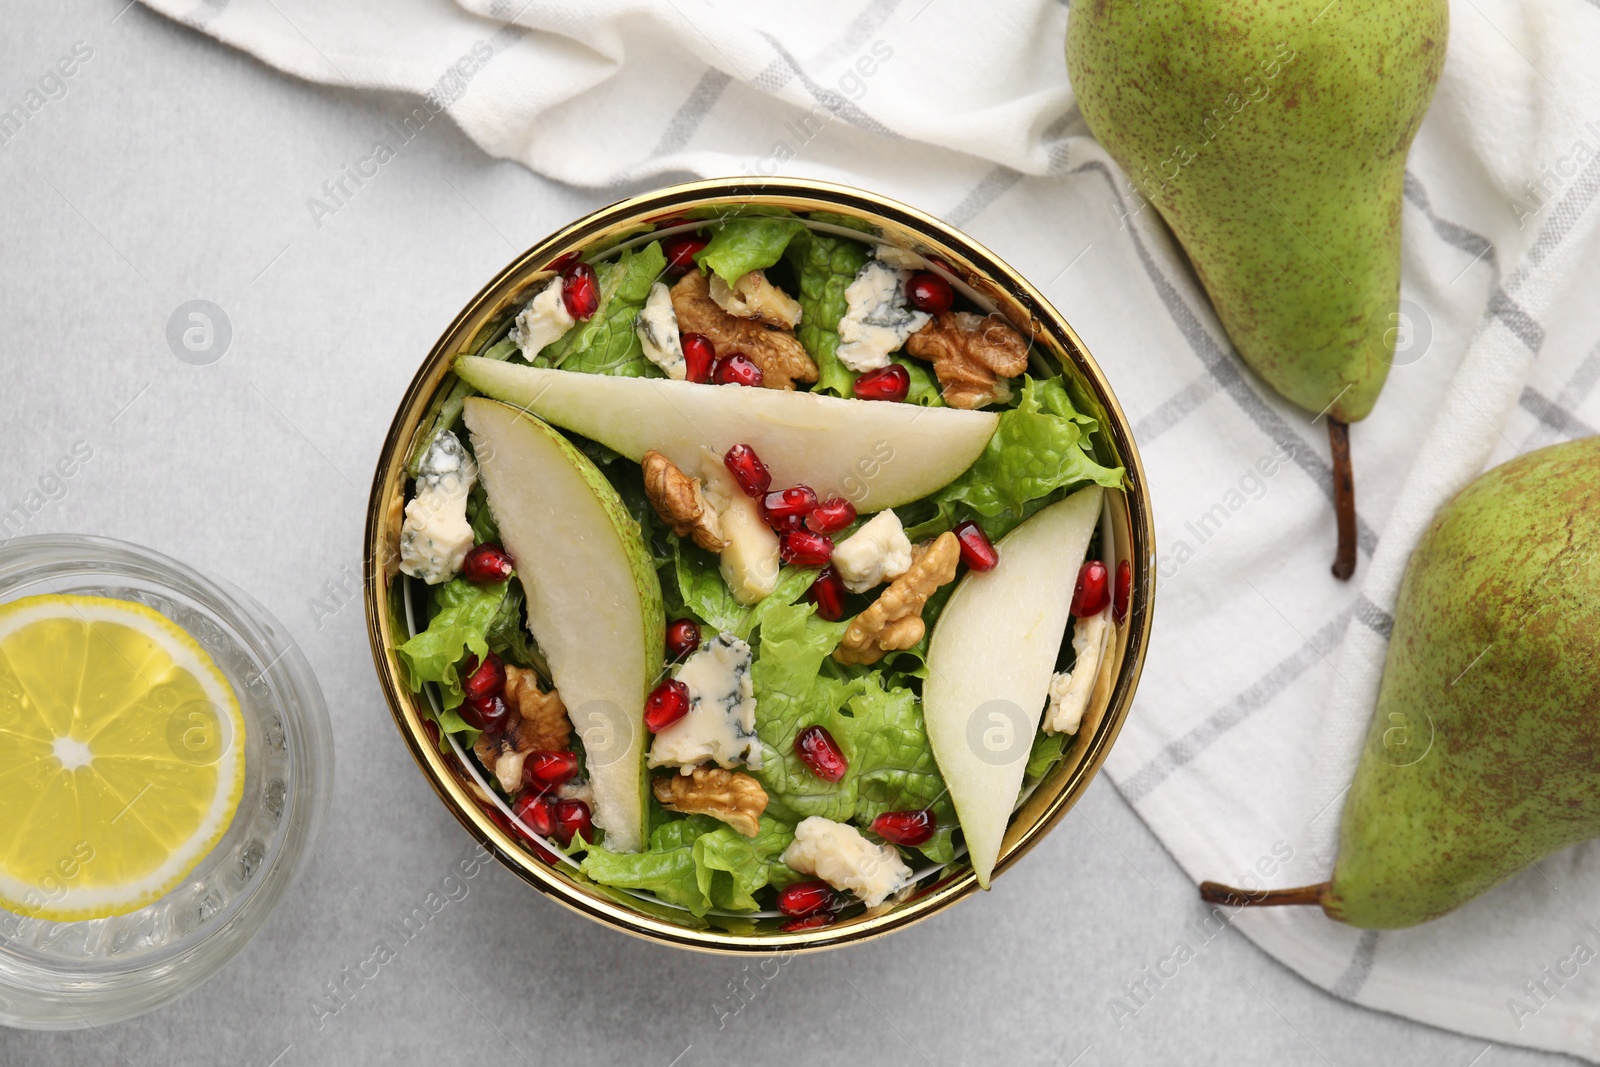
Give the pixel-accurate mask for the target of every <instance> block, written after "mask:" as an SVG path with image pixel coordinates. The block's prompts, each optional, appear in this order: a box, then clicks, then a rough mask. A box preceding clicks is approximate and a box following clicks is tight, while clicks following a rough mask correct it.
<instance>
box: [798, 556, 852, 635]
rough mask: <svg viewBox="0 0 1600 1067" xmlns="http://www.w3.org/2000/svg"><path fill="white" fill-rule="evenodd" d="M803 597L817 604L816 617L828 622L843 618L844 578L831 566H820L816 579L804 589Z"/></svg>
mask: <svg viewBox="0 0 1600 1067" xmlns="http://www.w3.org/2000/svg"><path fill="white" fill-rule="evenodd" d="M805 599H806V600H809V601H810V602H811V603H813V604H815V605H816V606H817V617H818V618H822V619H827V620H828V621H829V622H838V621H839V620H840V619H842V618H844V579H843V578H841V577H839V572H838V571H836V570H834V569H833V568H832V567H824V568H822V573H821V574H819V575H817V580H816V581H814V582H812V583H811V588H810V589H807V590H806V594H805Z"/></svg>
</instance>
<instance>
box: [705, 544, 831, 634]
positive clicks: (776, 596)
mask: <svg viewBox="0 0 1600 1067" xmlns="http://www.w3.org/2000/svg"><path fill="white" fill-rule="evenodd" d="M675 554H676V566H675V572H676V579H677V588H678V592H679V595H680V596H681V597H682V600H683V606H684V608H686V609H687V610H688V611H690V612H692V613H693V614H694V615H695V617H696V618H698V619H699V620H700V621H701V622H703V623H705V624H706V625H707V626H710V627H713V628H714V629H716V630H717V632H719V633H730V634H732V635H733V636H735V637H737V638H740V639H741V640H744V639H748V638H749V636H750V635H751V633H753V632H754V631H755V629H756V627H757V626H759V625H760V624H761V620H762V618H763V617H764V616H765V615H766V613H767V612H769V611H772V610H773V609H775V608H781V607H787V606H789V605H790V604H793V603H794V602H795V601H797V600H799V599H800V597H801V596H802V595H803V594H804V593H805V591H806V590H807V589H809V588H811V583H812V582H814V581H816V578H817V568H815V567H784V568H783V569H782V570H781V571H779V572H778V584H777V586H775V587H774V588H773V590H772V592H771V593H769V594H767V596H766V597H765V598H763V599H762V600H760V601H758V602H756V603H755V604H741V603H739V602H738V601H737V600H735V599H734V597H733V592H732V591H731V590H730V589H729V588H728V583H727V582H724V581H723V580H722V572H721V570H720V569H719V567H718V564H717V557H716V556H713V555H712V554H711V553H709V552H707V551H705V550H704V549H702V548H700V547H699V546H697V545H695V544H694V543H693V542H691V541H686V540H679V541H678V543H677V547H676V549H675Z"/></svg>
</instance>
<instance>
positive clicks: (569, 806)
mask: <svg viewBox="0 0 1600 1067" xmlns="http://www.w3.org/2000/svg"><path fill="white" fill-rule="evenodd" d="M555 821H556V840H557V841H560V842H561V843H562V844H563V845H570V844H572V839H573V838H574V837H575V836H577V835H578V834H582V835H583V839H584V840H585V841H593V840H594V818H593V817H592V816H591V815H590V814H589V805H587V804H585V803H584V802H583V801H581V800H560V801H557V802H556V807H555Z"/></svg>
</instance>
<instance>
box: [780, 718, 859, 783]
mask: <svg viewBox="0 0 1600 1067" xmlns="http://www.w3.org/2000/svg"><path fill="white" fill-rule="evenodd" d="M794 754H795V755H797V756H799V757H800V760H801V762H802V763H804V764H805V765H806V766H807V767H809V768H811V773H812V774H814V775H816V776H817V777H818V778H821V779H822V780H823V781H825V782H837V781H839V780H840V779H841V778H843V777H844V772H845V771H847V770H849V769H850V763H849V761H848V760H846V759H845V758H844V753H843V752H840V751H839V744H838V742H836V741H835V740H834V739H833V735H832V734H830V733H829V732H828V728H827V727H825V726H807V727H806V728H805V729H804V730H801V731H800V733H799V734H797V735H796V736H795V739H794Z"/></svg>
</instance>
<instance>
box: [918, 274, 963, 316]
mask: <svg viewBox="0 0 1600 1067" xmlns="http://www.w3.org/2000/svg"><path fill="white" fill-rule="evenodd" d="M906 296H908V297H910V298H911V306H912V307H914V308H916V309H917V310H918V311H926V312H927V313H928V314H930V315H940V314H943V313H944V312H946V311H949V310H950V305H951V304H952V303H954V302H955V298H956V294H955V293H953V292H952V291H951V290H950V283H949V282H947V281H945V280H944V279H943V278H941V277H939V276H938V275H937V274H933V273H931V272H929V271H923V272H922V273H921V274H913V275H912V276H911V280H910V281H909V282H907V283H906Z"/></svg>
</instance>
